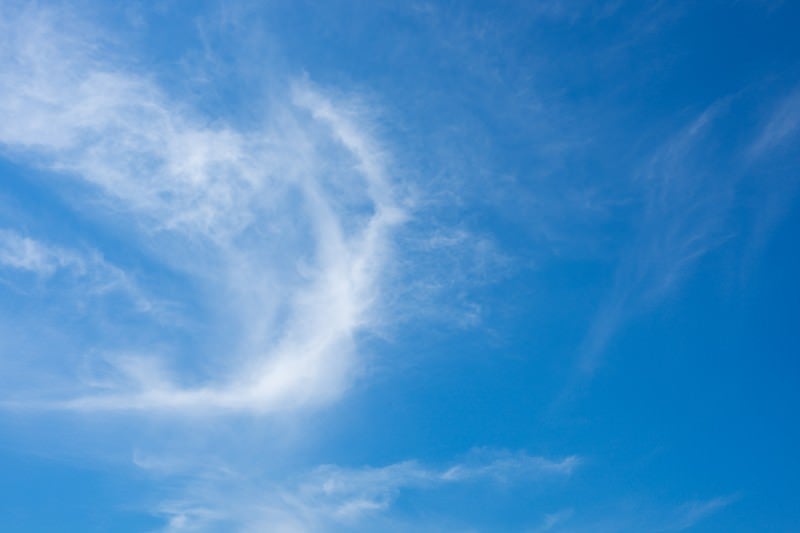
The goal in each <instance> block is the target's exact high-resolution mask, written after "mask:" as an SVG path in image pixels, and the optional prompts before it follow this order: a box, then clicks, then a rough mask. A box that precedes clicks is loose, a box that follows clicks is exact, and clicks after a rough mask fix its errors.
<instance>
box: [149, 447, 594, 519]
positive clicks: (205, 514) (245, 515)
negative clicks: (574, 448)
mask: <svg viewBox="0 0 800 533" xmlns="http://www.w3.org/2000/svg"><path fill="white" fill-rule="evenodd" d="M579 464H580V460H579V458H577V457H575V456H569V457H565V458H563V459H559V460H551V459H547V458H544V457H538V456H531V455H528V454H526V453H510V452H506V451H497V450H487V449H482V450H477V451H474V452H472V453H471V454H469V455H468V456H467V458H466V459H465V460H464V461H463V462H459V463H456V464H452V465H450V466H446V467H443V468H432V467H428V466H424V465H422V464H420V463H419V462H417V461H404V462H400V463H395V464H391V465H387V466H383V467H377V468H374V467H363V468H343V467H339V466H334V465H325V466H320V467H318V468H316V469H314V470H312V471H310V472H308V473H306V474H304V475H301V476H300V477H299V478H296V479H295V480H294V481H289V482H286V483H284V484H280V485H275V484H269V485H268V486H266V487H265V486H263V485H258V484H257V483H253V480H252V478H251V477H248V476H243V475H240V474H235V473H232V472H230V471H228V472H226V473H224V474H220V473H219V470H216V471H215V473H211V474H210V475H209V476H207V477H205V478H201V479H198V478H195V479H193V480H191V481H190V482H189V483H188V485H187V486H186V487H185V491H184V493H183V494H182V495H181V496H180V497H178V498H174V499H172V500H171V501H169V502H168V503H165V504H163V505H161V506H160V508H159V514H162V515H164V516H165V517H166V519H167V522H168V526H167V531H175V532H178V531H217V530H223V529H224V530H228V531H261V530H264V528H266V527H268V528H269V530H270V531H272V530H275V531H333V530H339V529H342V528H343V529H348V530H361V528H367V530H369V529H370V528H374V527H375V524H376V523H378V522H377V521H382V520H385V519H387V517H386V516H385V515H387V514H388V513H389V511H390V510H391V508H392V506H393V504H394V501H395V500H396V498H397V497H398V496H399V495H400V494H402V493H404V492H408V491H426V490H434V489H444V488H447V487H448V486H453V485H463V484H467V483H477V484H480V485H485V484H487V483H518V482H532V481H536V482H545V481H547V480H548V479H553V478H556V479H557V478H564V477H567V476H569V475H570V474H571V473H572V472H573V471H574V470H575V469H576V468H577V467H578V465H579ZM243 487H247V488H245V489H244V490H243ZM381 523H383V522H381ZM389 523H391V521H390V522H386V523H383V524H384V527H389V526H388V524H389ZM370 524H371V525H370ZM425 526H426V524H420V525H419V527H421V528H423V529H424V527H425Z"/></svg>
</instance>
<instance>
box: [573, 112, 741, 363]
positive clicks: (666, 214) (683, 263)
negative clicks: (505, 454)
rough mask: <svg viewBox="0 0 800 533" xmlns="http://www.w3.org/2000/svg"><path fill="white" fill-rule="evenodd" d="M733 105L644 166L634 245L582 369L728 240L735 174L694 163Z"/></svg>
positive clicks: (700, 121)
mask: <svg viewBox="0 0 800 533" xmlns="http://www.w3.org/2000/svg"><path fill="white" fill-rule="evenodd" d="M728 105H729V99H727V98H723V99H721V100H719V101H717V102H715V103H714V104H712V105H711V106H709V107H708V108H707V109H705V110H704V111H703V112H702V113H700V114H699V115H698V116H697V117H695V118H694V120H692V121H691V122H690V123H689V124H687V125H686V126H685V127H684V128H683V129H681V130H680V131H679V132H678V133H677V134H676V135H674V136H672V137H671V138H668V139H667V140H666V142H664V143H663V144H662V145H661V146H660V147H659V148H658V149H657V150H656V151H655V153H654V154H653V155H652V157H651V158H650V159H649V160H648V162H647V164H646V165H644V168H643V170H642V172H641V175H640V176H639V179H638V184H639V185H640V186H641V187H642V208H641V212H640V214H639V216H638V217H637V218H636V219H635V220H634V221H633V224H634V227H635V228H636V230H635V232H634V238H633V242H632V244H631V246H630V248H629V250H628V251H627V252H626V253H625V254H623V256H622V257H621V259H620V261H619V264H618V266H617V270H616V273H615V279H614V286H613V288H612V290H611V294H610V295H609V297H608V298H607V300H606V301H605V303H604V304H603V305H602V306H601V308H600V311H599V312H598V313H597V316H596V318H595V320H594V322H593V324H592V326H591V328H590V331H589V334H588V335H587V338H586V339H585V341H584V345H583V353H582V360H581V365H582V368H583V370H584V371H586V372H588V373H591V372H592V371H593V370H594V369H595V368H596V367H597V365H598V364H599V360H600V356H601V355H602V353H603V351H604V350H605V348H606V346H607V344H608V342H609V341H610V339H611V338H612V337H613V336H614V335H615V334H616V332H617V331H618V330H619V329H620V327H622V326H623V325H624V324H625V322H627V321H628V320H629V319H630V318H631V317H632V316H635V315H636V314H638V313H640V312H642V311H643V310H646V309H648V308H650V307H652V306H653V305H655V304H657V303H659V302H661V301H662V300H663V299H664V298H666V297H667V296H669V295H670V294H671V293H672V292H673V291H674V290H676V289H677V287H679V286H680V284H681V282H682V281H683V280H684V279H685V278H686V276H687V275H688V274H689V272H691V270H692V269H693V267H694V266H695V264H696V263H697V261H698V260H699V259H700V258H701V257H703V256H704V255H705V254H706V253H708V252H709V251H710V250H712V249H714V248H715V247H717V246H719V245H720V244H721V243H723V242H724V241H725V240H726V239H727V238H728V237H729V235H726V233H725V224H724V222H725V219H726V217H727V215H728V211H729V209H730V206H731V201H732V198H733V196H734V194H735V187H736V183H737V179H738V176H725V175H718V173H717V172H714V173H713V174H714V175H711V174H712V173H711V172H709V171H707V170H706V169H705V168H704V166H703V164H702V159H700V158H698V157H697V154H698V153H699V150H700V148H701V147H705V146H707V139H708V135H709V132H710V131H711V129H712V128H713V126H714V123H715V121H716V120H717V119H718V118H719V117H720V115H721V114H722V113H723V112H724V111H725V110H726V109H727V107H728Z"/></svg>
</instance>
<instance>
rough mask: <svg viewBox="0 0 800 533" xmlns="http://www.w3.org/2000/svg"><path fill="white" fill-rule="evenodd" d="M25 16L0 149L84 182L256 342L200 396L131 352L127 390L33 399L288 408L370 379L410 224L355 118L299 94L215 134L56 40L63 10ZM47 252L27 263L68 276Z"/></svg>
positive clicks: (18, 17)
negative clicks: (398, 249) (394, 257)
mask: <svg viewBox="0 0 800 533" xmlns="http://www.w3.org/2000/svg"><path fill="white" fill-rule="evenodd" d="M11 11H13V10H11ZM12 14H13V15H14V16H12V17H8V18H7V19H6V20H5V22H4V23H3V24H2V29H3V30H4V31H3V34H4V37H3V47H2V50H3V51H2V52H0V64H1V65H2V73H0V113H2V115H3V116H4V117H5V120H4V121H3V125H2V126H0V142H2V143H3V144H4V145H6V146H7V147H8V148H10V149H11V151H12V154H14V155H15V157H17V158H19V159H24V160H28V161H30V162H32V163H33V164H35V165H38V166H39V167H42V168H45V169H48V170H50V171H53V172H54V173H56V174H58V175H60V176H59V177H58V178H57V179H59V180H62V181H64V180H66V183H68V184H69V183H71V184H77V185H81V186H83V189H82V195H83V196H80V195H77V196H79V197H80V198H82V200H81V201H83V202H91V204H92V205H100V206H105V208H104V210H102V212H101V214H100V215H98V216H100V217H105V218H106V219H111V220H112V221H113V222H114V223H115V224H117V225H123V226H125V227H126V228H127V230H128V231H130V232H131V233H132V234H133V237H134V239H135V240H136V241H137V242H138V243H139V245H140V246H141V248H142V249H143V250H144V252H145V253H147V254H148V255H149V256H150V257H152V258H154V260H156V261H158V262H160V263H161V264H163V265H165V267H167V268H169V269H171V270H172V271H174V272H177V273H180V274H181V275H183V276H188V277H189V278H190V279H191V280H192V283H194V284H195V285H199V286H200V287H201V288H202V293H203V294H207V295H210V296H209V297H208V298H209V302H208V305H209V306H215V305H218V306H225V307H226V309H227V310H228V314H229V316H230V317H231V318H230V321H231V322H232V323H234V324H235V326H233V327H236V328H238V329H239V331H241V332H242V336H241V337H242V339H244V340H243V341H242V340H240V339H235V340H234V339H231V341H230V342H229V343H228V346H229V347H230V349H231V350H233V351H238V352H239V353H236V354H232V357H229V358H228V359H229V362H228V363H227V364H226V365H224V366H223V368H221V369H220V371H219V372H218V374H217V375H215V376H212V377H211V378H209V379H206V380H204V381H203V382H202V383H200V384H196V385H193V386H186V385H184V384H183V382H182V381H181V380H180V379H178V378H177V377H175V376H174V374H175V372H174V369H172V370H170V362H169V361H161V360H153V358H149V357H144V358H136V357H129V358H127V359H126V362H125V364H124V365H123V366H122V367H121V368H118V369H117V370H118V372H117V373H116V375H118V376H121V377H120V379H119V383H118V384H117V386H116V387H111V388H109V387H106V388H104V390H103V391H102V392H96V391H92V390H91V388H90V387H89V388H84V389H83V390H79V391H78V392H77V395H76V397H73V398H70V399H64V398H58V399H52V398H45V399H44V400H42V401H38V402H37V401H32V402H28V404H29V405H37V404H38V405H47V406H58V407H66V408H71V409H89V410H96V409H101V410H102V409H134V410H135V409H177V410H187V409H188V410H196V409H201V410H205V409H215V408H218V409H234V410H255V411H275V410H280V409H285V408H293V407H298V406H303V405H311V404H316V403H319V402H323V401H326V400H329V399H331V398H334V397H336V396H337V395H338V394H340V393H341V392H342V391H343V390H344V389H345V388H346V387H347V386H348V384H349V383H350V381H351V380H352V378H353V377H354V375H355V374H356V373H357V371H358V366H359V365H358V362H357V356H356V336H357V334H358V332H359V331H361V330H362V329H363V328H365V327H367V326H368V325H369V324H370V323H371V321H372V318H373V316H372V313H373V310H374V304H375V303H376V301H377V300H378V298H379V297H380V296H379V295H380V285H381V278H382V268H383V265H384V263H385V262H386V261H387V259H388V257H389V254H390V248H391V246H390V241H391V233H392V231H393V229H394V228H395V227H396V226H397V225H398V224H399V223H401V222H402V220H403V219H404V216H405V215H404V213H403V210H402V209H401V208H400V207H399V203H398V201H397V199H396V192H395V187H394V186H393V184H392V182H391V179H390V175H389V171H388V170H387V160H386V156H385V152H384V150H383V149H382V148H381V147H380V146H379V143H378V142H377V141H376V140H375V139H373V138H372V136H371V135H370V134H369V133H368V128H367V127H366V126H365V124H364V123H363V121H362V120H361V119H360V118H359V116H358V114H357V113H356V112H355V111H354V110H353V109H351V108H349V107H348V106H347V104H346V103H342V102H339V103H335V102H334V101H332V100H331V99H330V98H327V97H326V96H325V95H324V94H323V93H322V92H321V91H320V90H319V89H317V88H315V87H313V86H312V85H310V84H309V83H307V82H296V83H294V84H293V85H292V87H291V88H290V90H289V91H288V96H286V97H285V98H284V99H283V100H281V104H280V105H278V106H276V107H275V109H273V110H272V111H273V112H272V114H271V116H269V117H265V120H264V125H263V127H261V128H259V129H257V130H237V129H235V128H233V127H231V126H224V125H208V124H206V123H205V122H204V120H203V118H202V117H200V116H198V115H196V114H194V113H192V112H191V111H190V110H188V109H186V108H185V107H184V106H182V105H180V104H179V103H178V102H177V101H176V100H175V99H174V98H172V97H170V96H168V95H167V94H166V93H165V92H164V91H163V90H161V89H160V88H159V86H158V85H157V83H156V82H155V81H154V79H153V77H152V76H149V75H146V74H143V73H140V72H137V71H135V70H133V69H130V68H128V69H126V68H124V67H120V66H119V65H118V64H115V63H113V62H111V61H109V60H108V59H107V55H108V53H107V50H104V48H103V45H102V44H101V45H92V44H90V43H91V42H92V39H91V38H90V37H78V36H77V34H76V33H74V32H69V31H67V29H65V28H64V27H63V25H62V27H60V28H57V26H56V24H55V20H56V18H57V15H59V14H56V13H53V12H48V11H46V10H38V11H37V10H32V9H31V10H20V11H19V12H17V13H12ZM66 20H67V23H66V26H67V27H68V25H69V19H68V17H67V18H66ZM98 42H101V43H102V40H100V39H98ZM50 179H56V178H55V177H53V178H50ZM87 191H88V192H87ZM20 242H22V243H23V244H24V242H25V241H20ZM12 244H13V243H12ZM18 244H19V243H18ZM17 248H19V247H17ZM23 248H25V247H24V246H23ZM26 250H27V251H26ZM37 250H39V249H38V248H36V247H31V246H29V247H27V248H25V249H24V250H22V251H24V252H26V254H27V255H24V256H23V255H20V254H19V253H17V254H16V256H15V257H16V259H14V260H15V261H17V262H18V263H19V262H20V261H23V262H24V264H25V265H28V266H29V267H31V268H34V267H35V268H39V269H45V270H46V269H50V268H54V267H55V265H56V264H57V263H59V261H60V259H59V256H57V255H53V254H50V255H47V254H44V253H43V252H42V253H38V255H37ZM39 251H40V252H41V250H39ZM15 252H20V250H19V249H15ZM9 257H10V256H9ZM9 260H11V259H9ZM19 264H20V265H22V264H23V263H19ZM207 326H209V329H211V330H212V332H213V329H214V325H213V324H207ZM212 334H213V333H210V334H209V335H212ZM133 348H134V349H135V348H136V347H133ZM196 362H197V361H196ZM199 363H202V361H200V362H199ZM232 365H235V366H232ZM198 366H202V364H199V365H198ZM182 370H186V371H189V372H191V371H192V369H191V368H189V369H186V368H184V369H182ZM106 383H107V381H106Z"/></svg>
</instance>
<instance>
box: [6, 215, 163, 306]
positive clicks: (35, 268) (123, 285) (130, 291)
mask: <svg viewBox="0 0 800 533" xmlns="http://www.w3.org/2000/svg"><path fill="white" fill-rule="evenodd" d="M0 267H5V268H6V269H13V270H17V271H23V272H28V273H31V274H34V275H36V276H38V277H40V278H43V279H48V278H52V277H53V276H55V275H56V274H57V273H59V272H62V273H65V274H66V275H67V276H68V277H69V278H71V279H72V280H73V285H74V287H73V288H74V290H75V291H80V292H81V293H82V294H83V295H88V296H95V297H99V296H103V295H106V294H109V293H113V292H119V293H122V294H124V295H126V296H127V297H128V299H129V300H130V301H131V302H132V303H133V304H134V307H135V309H136V310H137V311H142V312H144V311H147V312H153V313H159V312H161V311H163V309H162V305H161V303H160V302H156V301H155V300H154V299H153V298H151V297H149V296H148V295H146V294H145V293H144V291H143V290H142V289H141V288H140V287H139V286H138V284H137V283H136V282H135V281H134V280H133V279H132V278H131V276H129V275H128V274H126V273H125V272H124V271H123V270H122V269H120V268H119V267H117V266H115V265H113V264H111V263H109V262H107V261H106V260H105V259H103V257H102V256H101V255H100V254H99V253H98V252H97V251H95V250H90V251H87V252H79V251H76V250H70V249H67V248H64V247H61V246H55V245H52V244H48V243H44V242H42V241H39V240H36V239H32V238H30V237H26V236H23V235H21V234H19V233H17V232H16V231H13V230H8V229H0ZM67 285H68V286H70V284H69V283H67Z"/></svg>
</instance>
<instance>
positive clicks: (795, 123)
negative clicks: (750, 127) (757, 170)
mask: <svg viewBox="0 0 800 533" xmlns="http://www.w3.org/2000/svg"><path fill="white" fill-rule="evenodd" d="M798 128H800V87H796V88H795V89H794V90H792V91H791V92H790V93H789V94H788V95H787V96H786V97H785V98H783V99H782V100H781V101H780V102H778V104H777V105H776V106H775V109H774V110H773V111H772V113H771V114H770V115H769V118H768V119H767V120H766V123H765V124H764V126H763V128H762V129H761V132H760V133H759V134H758V136H757V137H756V139H755V141H753V143H752V145H751V146H750V148H749V150H748V153H749V155H750V156H751V157H761V156H763V155H765V154H767V153H768V152H770V151H771V150H773V149H775V148H778V147H780V146H781V145H783V144H785V143H786V142H788V141H789V140H790V139H791V138H792V137H793V136H794V135H795V134H796V133H797V130H798Z"/></svg>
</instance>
